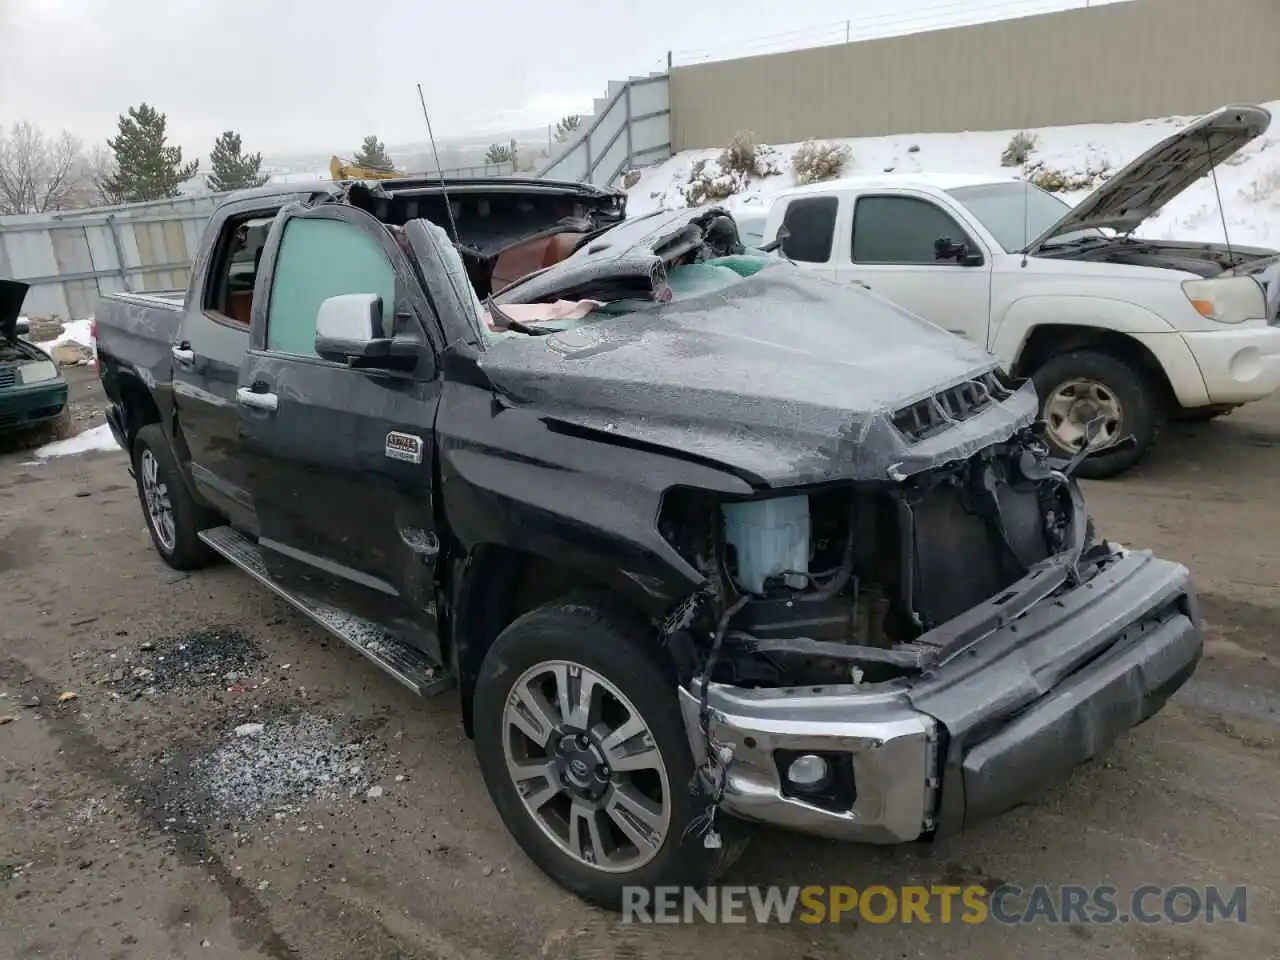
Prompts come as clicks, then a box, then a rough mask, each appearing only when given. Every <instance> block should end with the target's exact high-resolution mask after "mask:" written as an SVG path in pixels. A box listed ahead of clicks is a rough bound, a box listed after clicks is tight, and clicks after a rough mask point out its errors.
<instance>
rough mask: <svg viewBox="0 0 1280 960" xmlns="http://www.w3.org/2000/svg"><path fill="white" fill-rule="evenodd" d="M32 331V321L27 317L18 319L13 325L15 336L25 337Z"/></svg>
mask: <svg viewBox="0 0 1280 960" xmlns="http://www.w3.org/2000/svg"><path fill="white" fill-rule="evenodd" d="M30 332H31V322H30V321H29V320H26V319H22V320H18V321H16V322H15V323H14V326H13V335H14V336H15V337H25V336H26V335H27V334H28V333H30Z"/></svg>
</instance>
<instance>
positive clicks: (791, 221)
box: [782, 197, 839, 263]
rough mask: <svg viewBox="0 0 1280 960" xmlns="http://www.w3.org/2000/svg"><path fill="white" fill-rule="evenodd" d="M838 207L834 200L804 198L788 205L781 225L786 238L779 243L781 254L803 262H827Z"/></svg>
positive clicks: (829, 255) (834, 231)
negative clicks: (785, 229) (780, 244)
mask: <svg viewBox="0 0 1280 960" xmlns="http://www.w3.org/2000/svg"><path fill="white" fill-rule="evenodd" d="M838 205H839V204H838V201H837V199H836V198H835V197H804V198H801V199H798V200H792V201H791V202H790V203H788V204H787V211H786V213H784V214H783V215H782V225H783V226H784V227H786V228H787V230H788V231H790V236H788V237H787V238H786V239H785V240H784V241H782V252H783V253H785V254H786V255H787V256H788V257H790V258H791V259H792V260H800V261H803V262H804V263H826V262H827V261H828V260H830V259H831V241H832V239H833V238H834V237H835V233H836V208H837V206H838Z"/></svg>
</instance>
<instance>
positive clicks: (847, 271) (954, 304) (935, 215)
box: [837, 193, 991, 350]
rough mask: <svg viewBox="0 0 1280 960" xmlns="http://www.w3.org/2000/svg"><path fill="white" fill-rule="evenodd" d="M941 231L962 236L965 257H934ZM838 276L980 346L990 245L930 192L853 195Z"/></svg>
mask: <svg viewBox="0 0 1280 960" xmlns="http://www.w3.org/2000/svg"><path fill="white" fill-rule="evenodd" d="M943 238H947V239H950V240H953V241H956V242H959V243H964V244H965V246H966V248H967V250H968V251H969V253H970V258H969V262H968V263H963V264H962V263H961V262H959V261H958V260H949V261H940V260H938V259H937V257H936V253H935V248H934V245H935V243H936V242H937V241H938V240H940V239H943ZM837 276H838V277H841V278H845V279H848V280H849V281H851V282H857V283H862V284H864V285H865V286H867V287H870V288H871V289H872V290H874V291H875V292H876V293H878V294H879V295H880V296H882V297H884V298H885V299H886V300H891V301H892V302H894V303H896V304H898V306H900V307H903V308H905V309H907V310H910V311H911V312H912V313H914V314H916V315H917V316H920V317H924V319H926V320H928V321H930V322H931V323H933V324H935V325H937V326H939V327H942V328H943V329H944V330H949V331H950V332H951V333H955V334H958V335H960V336H962V337H966V338H968V339H970V340H972V341H973V342H974V343H976V344H978V345H979V346H981V347H982V348H983V349H984V350H985V349H986V346H987V322H988V318H989V315H990V310H991V256H990V253H989V252H988V251H987V250H985V249H984V248H983V247H982V246H981V245H980V243H979V241H977V240H976V239H974V237H973V236H972V235H971V233H970V232H969V231H968V230H966V229H965V228H964V227H963V226H961V225H960V223H959V222H958V221H957V220H956V218H955V217H953V216H952V215H951V213H950V212H948V211H947V210H944V209H943V208H942V207H940V206H939V205H938V204H937V203H935V202H934V201H933V200H930V199H927V198H925V197H917V196H910V195H907V194H892V193H886V194H871V195H866V194H864V195H862V196H860V197H858V198H857V201H856V202H855V204H854V208H853V224H852V230H851V232H850V245H849V256H848V257H847V259H845V260H844V262H843V263H841V264H840V266H839V267H838V268H837Z"/></svg>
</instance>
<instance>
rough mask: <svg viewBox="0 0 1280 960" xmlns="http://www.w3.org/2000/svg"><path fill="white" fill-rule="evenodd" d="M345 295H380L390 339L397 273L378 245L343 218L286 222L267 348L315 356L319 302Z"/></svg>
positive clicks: (269, 314) (270, 309) (273, 289)
mask: <svg viewBox="0 0 1280 960" xmlns="http://www.w3.org/2000/svg"><path fill="white" fill-rule="evenodd" d="M344 293H376V294H377V295H378V296H380V297H382V329H383V335H384V336H388V337H389V336H391V334H392V324H393V318H394V316H395V302H396V274H395V268H394V267H393V266H392V265H391V260H390V258H389V257H388V256H387V255H386V253H385V252H384V251H383V249H382V247H381V246H379V245H378V241H377V240H375V239H374V238H373V237H372V236H371V235H370V234H369V232H368V231H366V230H364V229H363V228H361V227H359V226H357V225H356V224H353V223H347V222H346V221H343V220H311V219H298V220H291V221H289V223H287V224H286V225H285V228H284V237H283V238H282V240H281V241H280V253H279V255H278V256H277V257H276V266H275V275H274V277H273V279H272V282H271V301H270V305H269V307H268V310H267V349H268V350H278V351H280V352H281V353H292V354H298V355H300V356H315V352H316V350H315V339H316V313H317V311H319V309H320V304H321V302H323V301H324V300H325V299H327V298H328V297H336V296H339V295H340V294H344Z"/></svg>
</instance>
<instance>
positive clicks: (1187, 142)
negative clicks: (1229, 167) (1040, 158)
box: [1026, 106, 1271, 253]
mask: <svg viewBox="0 0 1280 960" xmlns="http://www.w3.org/2000/svg"><path fill="white" fill-rule="evenodd" d="M1270 126H1271V114H1270V113H1269V112H1268V111H1266V110H1264V109H1263V108H1262V107H1254V106H1230V107H1221V108H1219V109H1218V110H1215V111H1214V112H1213V113H1210V114H1206V115H1205V116H1203V117H1201V118H1200V119H1199V120H1197V121H1195V122H1194V123H1192V124H1190V125H1188V126H1186V127H1183V128H1182V129H1181V130H1179V131H1178V132H1177V133H1175V134H1173V136H1171V137H1168V138H1167V139H1165V140H1162V141H1160V143H1157V144H1156V145H1155V146H1154V147H1152V148H1151V149H1150V150H1148V151H1147V152H1146V153H1144V154H1143V155H1142V156H1140V157H1138V159H1136V160H1134V161H1133V162H1132V163H1131V164H1129V165H1128V166H1127V167H1125V168H1124V169H1123V170H1121V171H1120V172H1119V173H1117V174H1116V175H1115V176H1113V177H1112V178H1111V179H1110V180H1108V181H1107V182H1106V183H1104V184H1103V185H1102V186H1100V187H1099V188H1098V189H1097V190H1095V191H1094V192H1093V193H1091V194H1089V196H1087V197H1086V198H1085V199H1084V200H1082V201H1081V202H1080V203H1079V204H1077V205H1076V206H1075V207H1073V208H1072V209H1071V210H1070V211H1069V212H1068V213H1067V214H1066V215H1065V216H1064V217H1063V218H1062V219H1061V220H1059V221H1058V222H1057V223H1055V224H1054V225H1053V226H1052V227H1050V228H1049V229H1048V230H1046V231H1045V232H1044V233H1042V234H1041V235H1040V236H1039V237H1037V238H1036V239H1035V240H1034V241H1032V242H1031V243H1030V244H1028V245H1027V248H1026V252H1027V253H1035V252H1036V251H1037V250H1039V249H1040V248H1041V247H1042V246H1043V245H1044V244H1045V243H1047V242H1048V241H1050V240H1052V239H1053V238H1054V237H1060V236H1062V235H1063V234H1066V233H1072V232H1074V231H1076V230H1085V229H1088V228H1090V227H1109V228H1111V229H1112V230H1115V231H1117V232H1118V233H1130V232H1132V231H1133V230H1135V229H1137V227H1138V226H1139V225H1140V224H1141V223H1142V222H1143V221H1144V220H1147V219H1148V218H1149V217H1153V216H1155V215H1156V214H1157V213H1159V212H1160V211H1161V209H1163V208H1164V206H1165V204H1167V203H1168V202H1169V201H1170V200H1172V199H1173V198H1174V197H1176V196H1178V194H1180V193H1182V191H1184V190H1186V189H1187V187H1189V186H1191V184H1193V183H1195V182H1196V181H1197V180H1199V179H1200V178H1201V177H1203V176H1205V175H1207V174H1208V173H1209V171H1210V168H1211V167H1218V166H1221V165H1222V164H1223V163H1225V162H1226V161H1227V160H1228V159H1229V158H1231V157H1232V156H1234V155H1235V154H1236V153H1238V152H1239V151H1240V150H1241V149H1243V148H1244V147H1245V146H1246V145H1247V144H1249V143H1251V142H1252V141H1253V140H1255V139H1257V138H1258V137H1260V136H1262V134H1264V133H1266V131H1267V128H1268V127H1270Z"/></svg>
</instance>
